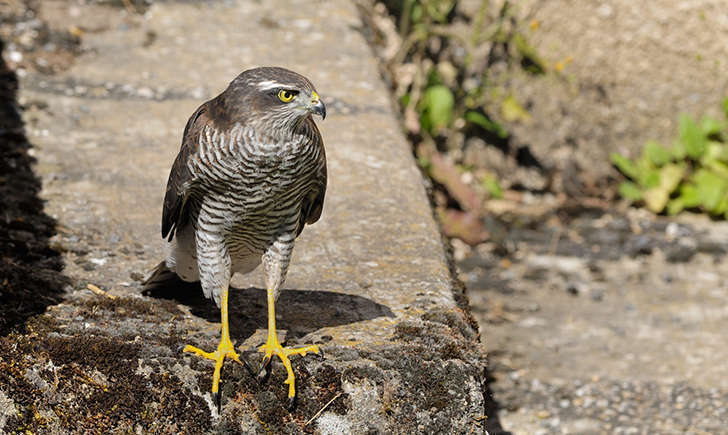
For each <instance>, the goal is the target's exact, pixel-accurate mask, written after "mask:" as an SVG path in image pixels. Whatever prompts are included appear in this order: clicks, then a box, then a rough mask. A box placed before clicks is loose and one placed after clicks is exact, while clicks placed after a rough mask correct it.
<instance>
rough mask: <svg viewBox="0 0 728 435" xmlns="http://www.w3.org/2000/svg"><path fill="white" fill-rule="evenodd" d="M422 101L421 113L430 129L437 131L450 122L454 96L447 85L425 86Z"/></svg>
mask: <svg viewBox="0 0 728 435" xmlns="http://www.w3.org/2000/svg"><path fill="white" fill-rule="evenodd" d="M423 101H424V110H423V115H424V117H426V118H427V120H428V121H429V126H430V129H429V130H430V131H432V132H433V133H438V132H439V131H440V130H441V129H443V128H444V127H447V126H448V125H449V124H450V120H451V119H452V115H453V106H454V105H455V97H454V96H453V94H452V91H451V90H450V89H449V88H448V87H446V86H443V85H436V86H432V87H430V88H427V90H426V91H425V95H424V98H423Z"/></svg>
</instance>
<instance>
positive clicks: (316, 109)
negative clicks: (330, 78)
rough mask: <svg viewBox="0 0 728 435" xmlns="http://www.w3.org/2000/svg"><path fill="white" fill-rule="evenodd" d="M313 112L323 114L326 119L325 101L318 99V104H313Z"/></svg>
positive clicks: (322, 116)
mask: <svg viewBox="0 0 728 435" xmlns="http://www.w3.org/2000/svg"><path fill="white" fill-rule="evenodd" d="M313 113H315V114H317V115H321V119H326V106H325V105H324V102H323V101H321V100H318V101H317V102H316V104H314V105H313Z"/></svg>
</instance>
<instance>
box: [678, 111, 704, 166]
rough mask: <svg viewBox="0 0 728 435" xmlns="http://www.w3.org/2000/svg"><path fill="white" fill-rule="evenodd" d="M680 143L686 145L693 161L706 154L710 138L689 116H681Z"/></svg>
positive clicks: (686, 149)
mask: <svg viewBox="0 0 728 435" xmlns="http://www.w3.org/2000/svg"><path fill="white" fill-rule="evenodd" d="M678 130H679V134H680V142H682V143H683V144H684V145H685V151H686V153H687V155H688V156H690V157H691V158H693V159H696V160H697V159H699V158H700V157H701V156H702V155H703V153H704V152H705V148H706V145H707V143H708V138H707V137H705V134H703V131H702V130H701V129H700V127H699V126H698V124H697V123H696V122H695V121H694V120H693V119H692V118H690V117H689V116H687V115H680V121H679V127H678Z"/></svg>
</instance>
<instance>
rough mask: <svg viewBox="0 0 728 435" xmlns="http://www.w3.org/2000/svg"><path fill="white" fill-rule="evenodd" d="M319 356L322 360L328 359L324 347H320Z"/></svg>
mask: <svg viewBox="0 0 728 435" xmlns="http://www.w3.org/2000/svg"><path fill="white" fill-rule="evenodd" d="M318 357H319V359H320V360H321V361H323V360H325V359H326V357H325V356H324V349H323V348H322V347H319V351H318Z"/></svg>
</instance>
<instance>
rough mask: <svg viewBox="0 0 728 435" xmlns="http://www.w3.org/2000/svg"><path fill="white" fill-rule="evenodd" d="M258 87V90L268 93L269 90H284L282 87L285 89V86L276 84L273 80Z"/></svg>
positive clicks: (266, 81) (263, 82) (259, 84)
mask: <svg viewBox="0 0 728 435" xmlns="http://www.w3.org/2000/svg"><path fill="white" fill-rule="evenodd" d="M257 86H258V89H260V90H261V91H267V90H269V89H274V88H282V87H284V85H282V84H280V83H278V82H274V81H272V80H265V81H262V82H260V83H258V85H257Z"/></svg>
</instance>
